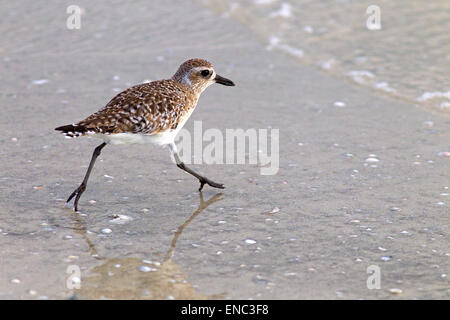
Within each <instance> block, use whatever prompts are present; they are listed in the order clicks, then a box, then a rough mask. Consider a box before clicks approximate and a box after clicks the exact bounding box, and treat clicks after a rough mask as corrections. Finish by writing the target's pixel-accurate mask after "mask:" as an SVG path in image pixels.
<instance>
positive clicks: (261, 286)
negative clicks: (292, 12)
mask: <svg viewBox="0 0 450 320" xmlns="http://www.w3.org/2000/svg"><path fill="white" fill-rule="evenodd" d="M24 3H26V5H24ZM47 3H48V6H47V7H44V6H42V5H41V4H40V3H38V2H35V1H29V2H25V1H20V2H13V1H9V2H5V3H4V4H3V7H2V8H4V10H5V15H4V16H3V19H0V30H1V31H2V34H3V36H4V39H5V40H4V41H3V42H2V43H1V47H0V61H1V62H2V63H1V64H0V77H1V78H0V81H1V85H0V90H1V92H0V110H1V111H2V117H0V132H1V133H2V134H1V135H0V159H1V161H0V298H2V299H11V298H27V299H67V298H71V297H73V298H79V299H83V298H142V299H171V298H174V299H180V298H181V299H190V298H196V299H197V298H198V299H208V298H218V297H219V298H221V297H224V298H230V299H283V298H285V299H300V298H308V299H311V298H321V299H376V298H385V299H405V298H407V299H412V298H417V299H425V298H441V299H443V298H444V299H445V298H448V297H449V294H450V291H449V290H448V288H449V282H448V274H449V260H448V259H449V257H450V252H449V246H448V244H449V241H448V234H449V228H448V227H449V226H448V222H449V220H448V213H449V210H448V208H449V204H450V200H449V199H450V191H449V190H450V189H449V188H450V185H449V180H448V177H449V160H450V157H449V156H450V150H449V141H450V131H449V130H448V128H449V125H450V122H449V119H448V117H443V116H441V115H440V114H439V115H436V114H433V113H431V112H429V111H428V110H426V109H423V108H419V107H417V108H415V107H414V105H415V103H414V104H412V103H405V102H404V101H399V100H398V99H392V98H391V97H389V96H386V95H384V94H379V91H371V90H366V88H361V87H358V86H355V85H354V84H353V83H351V82H348V81H343V80H342V79H347V77H344V78H342V77H339V76H337V77H333V76H330V75H329V74H326V73H324V72H322V71H318V70H317V69H316V68H312V67H311V66H308V65H306V64H303V63H297V60H296V59H286V55H285V54H284V53H285V51H286V50H287V51H288V52H290V53H292V54H294V55H297V56H300V55H301V51H300V50H299V48H297V47H294V44H289V46H285V45H283V44H286V43H281V42H280V43H278V44H276V43H272V45H275V47H272V50H267V49H266V45H262V44H261V42H260V41H259V40H258V39H255V36H254V33H251V32H250V31H249V29H248V28H247V27H245V26H244V25H241V24H238V23H235V20H233V19H230V17H229V16H228V17H227V16H224V15H216V14H214V13H213V12H212V11H211V10H209V9H208V8H206V7H204V6H201V5H199V4H198V3H197V2H193V1H192V2H190V1H182V2H181V1H180V2H177V3H176V5H175V4H171V3H169V2H167V1H165V0H159V1H157V0H155V1H146V2H142V1H141V2H138V1H134V2H123V1H115V2H114V5H111V3H112V2H111V1H109V0H108V1H95V3H94V2H92V1H87V0H83V1H82V0H80V1H78V3H79V5H80V6H81V7H82V8H83V9H84V10H85V16H84V18H83V20H82V21H83V22H82V28H81V29H80V30H78V31H72V30H67V29H66V27H65V19H66V17H67V14H66V11H65V9H66V8H65V6H62V5H61V2H60V1H57V0H53V1H48V2H47ZM68 4H71V3H67V5H68ZM280 7H281V6H280ZM280 7H277V6H275V9H274V10H278V9H279V8H280ZM282 12H284V13H283V15H285V14H286V13H285V12H288V10H287V9H284V11H282ZM283 15H282V16H281V17H278V18H280V19H285V18H284V17H283ZM162 16H163V17H164V19H161V17H162ZM130 17H133V18H132V19H130ZM278 18H277V19H278ZM274 27H276V26H274ZM315 27H316V26H315ZM316 28H317V27H316ZM181 35H182V36H181ZM264 39H265V38H264ZM280 48H281V50H282V52H280V50H276V49H280ZM302 50H304V53H303V54H304V56H305V57H306V56H307V54H308V53H307V50H306V47H305V48H302ZM191 57H203V58H207V59H210V60H211V61H213V62H214V65H215V66H216V70H217V71H219V70H220V71H219V72H220V73H221V74H222V75H223V76H226V77H227V78H230V79H232V80H233V81H235V82H236V87H232V88H230V87H223V86H211V87H210V88H208V90H207V91H206V92H205V93H204V94H202V97H201V98H200V101H199V105H198V108H197V109H196V111H195V112H194V114H193V115H192V118H191V119H190V120H189V121H188V123H187V124H186V129H188V130H189V131H190V132H193V128H194V121H199V120H202V121H203V124H204V129H206V128H216V129H219V130H221V131H222V132H225V130H226V129H228V128H233V129H234V128H243V129H248V128H257V129H259V128H269V127H270V128H279V129H280V146H279V147H280V148H279V150H280V154H279V156H280V168H279V171H278V172H277V174H276V175H268V176H265V175H261V174H260V169H261V167H260V165H254V164H248V163H247V164H245V165H231V164H230V165H206V164H201V165H193V167H192V168H193V169H195V170H198V171H199V172H201V173H202V174H204V175H206V176H207V177H209V178H211V179H214V180H215V181H217V182H220V183H225V186H226V189H225V190H220V192H221V193H222V195H220V194H218V193H217V192H218V190H216V189H212V188H209V187H208V186H205V188H204V190H203V196H204V199H203V204H202V199H201V195H200V194H199V193H198V192H197V189H198V187H199V184H198V182H197V181H196V180H195V179H194V178H192V177H191V176H189V175H188V174H187V173H185V172H183V171H181V170H180V169H178V168H177V167H176V166H175V165H174V164H173V163H172V162H171V161H170V157H169V152H168V150H166V149H160V148H153V147H151V146H145V145H130V146H107V147H105V149H104V150H103V151H102V154H101V156H100V157H99V159H98V160H97V162H96V165H95V168H94V170H93V172H92V175H91V177H90V180H89V184H88V188H87V190H86V192H85V193H84V194H83V197H82V198H81V200H80V203H79V208H80V212H79V213H74V212H73V211H72V209H71V208H67V207H64V202H65V199H67V197H68V196H69V194H70V193H71V192H72V191H73V190H74V188H76V187H77V186H78V185H79V183H80V180H81V179H82V177H83V175H84V173H85V171H86V169H87V165H88V163H89V159H90V157H91V154H92V151H93V150H94V148H95V146H97V145H98V144H99V143H100V142H99V141H94V140H93V139H85V138H79V139H73V140H66V139H64V137H63V136H61V135H60V134H58V133H56V132H55V131H54V130H53V128H55V127H56V126H59V125H62V124H66V123H71V122H73V121H76V120H80V119H82V118H83V117H85V116H88V115H89V114H91V113H92V112H95V111H97V110H98V109H99V108H100V107H102V106H104V105H105V104H106V103H107V101H109V99H111V98H112V97H113V96H114V95H115V94H117V92H118V91H120V90H121V89H124V88H127V87H129V86H131V85H132V84H136V83H139V82H142V81H143V80H144V79H160V78H164V77H168V76H170V75H171V74H173V72H174V71H175V69H176V68H177V67H178V65H179V64H180V63H181V62H182V61H184V60H186V59H187V58H191ZM361 70H362V69H361ZM434 89H435V88H433V90H434ZM436 90H437V89H436ZM205 203H206V205H205ZM371 265H377V266H379V267H380V269H381V273H382V280H381V288H380V289H379V290H369V289H368V288H367V286H366V281H367V277H368V274H367V268H368V267H369V266H371ZM70 266H78V267H79V268H80V271H81V274H80V277H79V278H78V279H77V280H78V283H80V284H81V287H80V289H73V288H69V287H68V285H67V280H68V277H69V276H70V275H69V274H68V273H67V270H68V268H69V267H70ZM72 279H73V280H74V278H72ZM75 283H77V282H75ZM395 289H400V290H401V293H400V294H399V293H398V292H399V291H398V290H395Z"/></svg>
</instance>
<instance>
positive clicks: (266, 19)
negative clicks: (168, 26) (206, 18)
mask: <svg viewBox="0 0 450 320" xmlns="http://www.w3.org/2000/svg"><path fill="white" fill-rule="evenodd" d="M202 2H203V3H205V4H207V5H208V6H209V7H211V8H213V9H214V10H215V11H216V12H218V13H221V14H222V15H224V16H226V17H230V18H232V19H236V20H238V21H239V22H241V23H242V24H243V25H245V26H246V27H248V28H249V29H250V30H252V32H254V33H255V34H256V35H257V36H258V37H259V38H260V40H261V41H262V42H263V43H265V44H266V45H267V49H269V50H272V49H277V50H281V51H283V52H284V53H286V54H287V55H289V56H291V57H293V58H294V59H298V60H299V61H301V62H303V63H308V64H311V65H314V66H317V67H318V68H320V69H323V70H324V71H326V72H329V73H331V74H333V75H335V76H337V77H339V78H345V79H348V80H350V81H353V82H355V83H357V84H360V85H363V86H367V87H370V88H372V89H374V90H377V91H380V92H384V93H386V94H389V95H392V96H395V97H398V98H401V99H405V100H407V101H410V102H413V103H417V104H420V105H423V106H425V107H427V108H431V109H432V110H435V111H440V112H444V113H447V114H450V38H449V35H448V33H449V31H450V1H423V0H395V1H388V0H381V1H377V2H376V3H374V2H373V1H366V0H363V1H349V0H320V1H318V0H297V1H295V0H294V1H285V0H246V1H239V2H238V1H233V0H226V1H218V0H204V1H202ZM373 4H377V5H378V6H379V8H380V14H381V15H380V22H381V29H380V30H369V29H368V28H367V26H366V22H367V20H368V18H369V16H370V14H367V13H366V10H367V8H368V7H369V6H370V5H373Z"/></svg>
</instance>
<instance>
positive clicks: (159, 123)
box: [55, 59, 234, 211]
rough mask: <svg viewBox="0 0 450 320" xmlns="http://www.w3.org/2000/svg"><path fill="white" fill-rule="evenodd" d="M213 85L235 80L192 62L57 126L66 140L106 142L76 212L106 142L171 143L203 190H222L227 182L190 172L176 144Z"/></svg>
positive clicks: (77, 196)
mask: <svg viewBox="0 0 450 320" xmlns="http://www.w3.org/2000/svg"><path fill="white" fill-rule="evenodd" d="M213 83H220V84H222V85H225V86H234V83H233V81H231V80H229V79H226V78H224V77H221V76H219V75H218V74H216V72H215V71H214V68H213V65H212V64H211V63H210V62H208V61H206V60H203V59H190V60H187V61H185V62H184V63H183V64H182V65H181V66H180V67H179V68H178V70H177V72H176V73H175V74H174V75H173V76H172V78H170V79H167V80H158V81H153V82H149V83H143V84H139V85H136V86H133V87H131V88H129V89H127V90H125V91H123V92H121V93H119V94H118V95H116V96H115V97H114V98H113V99H112V100H111V101H110V102H109V103H108V104H107V105H106V106H105V107H103V108H102V109H100V110H99V111H97V112H96V113H93V114H92V115H90V116H89V117H87V118H86V119H84V120H81V121H79V122H77V123H74V124H69V125H65V126H61V127H58V128H55V130H57V131H61V132H62V133H63V134H64V135H65V136H66V137H67V138H76V137H80V136H91V137H95V138H99V139H102V140H103V143H102V144H100V145H99V146H97V147H96V148H95V150H94V153H93V154H92V158H91V161H90V163H89V167H88V169H87V172H86V174H85V176H84V179H83V181H82V182H81V184H80V186H79V187H78V188H76V189H75V190H74V191H73V192H72V194H71V195H70V196H69V198H68V199H67V201H66V203H69V202H70V200H72V198H74V197H75V201H74V210H75V211H78V201H79V200H80V197H81V195H82V194H83V192H84V191H85V190H86V186H87V182H88V179H89V176H90V174H91V171H92V168H93V167H94V164H95V160H96V159H97V157H98V156H99V155H100V153H101V151H102V149H103V148H104V147H105V146H106V145H107V144H133V143H144V144H147V143H148V144H156V145H159V146H166V145H168V146H169V149H170V152H171V154H172V155H173V157H174V159H175V162H176V164H177V166H178V167H179V168H180V169H183V170H184V171H186V172H188V173H190V174H191V175H193V176H194V177H196V178H197V179H198V180H199V182H200V188H199V191H201V190H202V189H203V186H204V185H205V184H208V185H210V186H211V187H214V188H220V189H223V188H224V186H223V184H221V183H216V182H214V181H211V180H209V179H208V178H206V177H204V176H202V175H200V174H198V173H197V172H195V171H194V170H192V169H190V168H188V167H187V166H186V165H185V164H184V163H183V162H182V161H181V160H180V157H179V155H178V151H177V147H176V145H175V137H176V135H177V133H178V132H179V131H180V130H181V128H183V126H184V124H185V123H186V121H187V120H188V119H189V117H190V115H191V114H192V112H193V111H194V109H195V107H196V105H197V102H198V99H199V97H200V94H201V93H202V92H203V91H204V90H205V89H206V88H207V87H208V86H210V85H211V84H213Z"/></svg>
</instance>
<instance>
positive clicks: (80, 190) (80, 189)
mask: <svg viewBox="0 0 450 320" xmlns="http://www.w3.org/2000/svg"><path fill="white" fill-rule="evenodd" d="M104 146H106V142H103V143H102V144H101V145H99V146H98V147H97V148H95V150H94V153H93V154H92V158H91V162H90V163H89V168H88V169H87V172H86V175H85V176H84V179H83V182H81V184H80V186H79V187H78V188H76V189H75V191H74V192H72V194H71V195H70V197H69V199H67V201H66V203H68V202H69V201H70V200H72V198H73V197H75V196H76V197H75V202H74V209H75V211H78V200H80V197H81V195H82V194H83V192H84V191H85V190H86V185H87V182H88V179H89V176H90V175H91V171H92V168H93V167H94V164H95V160H96V159H97V157H98V156H99V155H100V152H101V151H102V149H103V147H104Z"/></svg>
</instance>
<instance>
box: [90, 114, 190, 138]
mask: <svg viewBox="0 0 450 320" xmlns="http://www.w3.org/2000/svg"><path fill="white" fill-rule="evenodd" d="M192 112H193V110H192V111H190V112H189V113H188V114H187V116H186V117H185V118H184V119H183V120H182V121H181V122H180V123H179V124H178V126H177V128H176V129H175V130H170V131H169V130H168V131H164V132H160V133H157V134H142V133H113V134H103V133H95V134H90V135H89V136H91V137H93V138H98V139H102V140H103V141H105V142H106V143H109V144H156V145H159V146H164V145H167V144H171V143H174V141H175V137H176V136H177V134H178V132H179V131H180V130H181V129H182V128H183V126H184V124H185V123H186V121H187V120H188V119H189V117H190V116H191V114H192Z"/></svg>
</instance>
